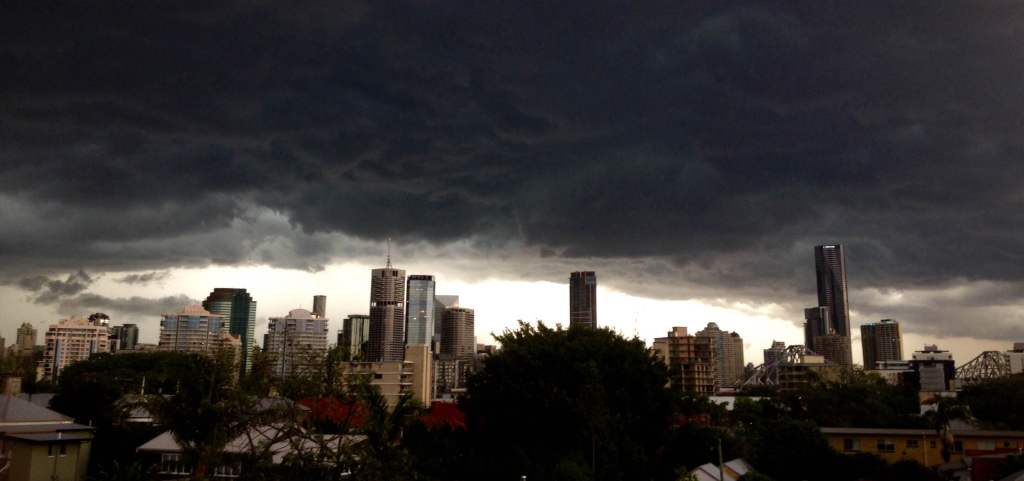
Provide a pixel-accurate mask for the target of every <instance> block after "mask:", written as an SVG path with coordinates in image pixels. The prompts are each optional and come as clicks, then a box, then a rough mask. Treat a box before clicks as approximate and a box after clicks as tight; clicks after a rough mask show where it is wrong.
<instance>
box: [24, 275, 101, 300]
mask: <svg viewBox="0 0 1024 481" xmlns="http://www.w3.org/2000/svg"><path fill="white" fill-rule="evenodd" d="M95 280H96V279H95V277H93V276H90V275H89V274H88V273H86V272H85V271H82V270H79V271H77V272H74V273H72V274H70V275H68V277H67V279H65V280H63V281H62V280H60V279H51V278H49V277H46V276H32V277H25V278H23V279H20V280H19V281H18V282H17V286H18V287H20V288H21V289H24V290H26V291H29V292H31V293H32V301H33V302H35V303H36V304H52V303H54V302H56V301H58V300H60V299H61V298H64V297H68V296H73V295H75V294H78V293H80V292H82V291H85V290H86V289H88V288H89V286H90V285H91V284H92V283H93V281H95Z"/></svg>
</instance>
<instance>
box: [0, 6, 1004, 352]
mask: <svg viewBox="0 0 1024 481" xmlns="http://www.w3.org/2000/svg"><path fill="white" fill-rule="evenodd" d="M4 9H5V11H4V12H3V15H0V71H2V72H5V74H4V75H2V76H0V224H2V225H5V226H8V229H7V230H8V232H5V235H3V236H0V278H3V279H5V280H6V281H7V282H17V280H18V279H29V280H28V281H25V282H26V283H23V284H20V285H21V286H22V287H24V288H25V289H27V290H29V291H32V292H40V293H39V294H38V296H39V297H38V299H40V300H41V302H44V301H45V302H56V298H44V297H43V296H46V295H48V293H49V292H50V291H55V292H57V291H62V289H64V290H74V289H75V288H76V287H75V286H76V284H74V282H75V280H74V279H71V278H69V279H68V281H58V282H64V284H62V285H53V286H52V287H51V285H50V284H49V283H51V282H55V281H53V280H47V281H38V279H39V278H38V277H33V276H39V275H43V276H46V275H51V274H52V273H55V272H74V271H77V270H78V269H80V268H85V269H88V270H90V271H98V272H102V271H108V270H118V271H150V270H152V269H167V268H171V267H178V266H203V265H208V264H225V265H234V264H251V263H257V264H270V265H274V266H279V267H284V268H291V269H304V270H310V271H315V270H318V269H320V268H322V266H323V265H325V264H327V263H329V262H331V261H332V260H336V259H345V258H353V257H358V256H365V255H370V254H371V253H372V254H376V252H377V251H373V249H371V248H370V247H369V246H371V245H372V244H373V243H376V242H380V241H382V240H383V239H385V238H387V237H392V238H394V239H396V241H397V242H398V243H399V244H400V245H403V246H406V247H407V249H408V250H407V252H409V253H410V255H415V254H416V253H424V254H426V253H430V252H434V253H437V252H441V253H444V254H445V255H449V256H451V257H452V258H458V257H460V256H469V257H473V256H479V257H473V258H478V259H481V263H482V264H483V265H484V267H481V268H482V269H490V268H494V269H498V268H500V269H503V272H502V273H503V274H506V275H510V276H525V275H527V272H530V273H533V274H540V275H541V277H542V278H544V279H549V280H550V279H560V278H562V277H564V272H563V273H561V274H558V273H557V272H556V270H555V269H554V268H550V269H549V268H548V267H536V269H537V270H533V269H535V267H530V266H541V265H549V266H554V267H557V268H561V267H562V266H568V265H574V264H575V265H579V264H580V263H589V264H590V265H594V264H596V265H598V266H599V267H603V268H604V269H603V272H606V273H607V274H606V275H603V276H602V282H607V283H608V284H610V285H612V286H615V287H618V288H621V289H624V290H628V291H632V292H635V293H639V294H644V295H652V296H666V297H668V296H671V297H677V298H678V297H696V296H702V295H708V296H712V297H723V296H730V295H731V296H734V297H740V298H749V299H754V300H758V301H762V302H778V303H782V304H785V305H787V306H790V307H792V308H794V312H796V313H797V314H796V315H797V316H798V315H799V314H798V313H799V305H800V304H801V303H812V302H813V299H812V297H811V296H810V295H809V292H810V289H811V287H812V285H813V277H812V275H811V274H810V269H811V265H812V250H811V247H812V246H813V245H814V244H818V243H823V242H840V243H843V244H844V245H846V247H847V251H848V256H849V260H850V280H851V284H855V285H856V286H857V288H858V289H864V290H865V292H882V291H885V290H887V289H924V290H929V289H930V290H932V291H934V293H935V294H934V295H936V296H938V295H939V294H938V293H941V292H945V291H944V290H946V289H949V288H950V286H951V285H955V286H963V288H964V289H979V293H980V294H979V295H981V294H984V295H985V297H984V305H983V306H981V307H986V308H987V306H989V305H1000V306H1006V305H1009V306H1017V307H1019V304H1020V299H1019V294H1018V293H1019V292H1020V291H1019V290H1018V289H1016V288H1015V286H1018V285H1020V283H1021V282H1024V270H1022V269H1021V268H1020V266H1021V265H1022V261H1024V259H1022V254H1021V252H1024V249H1022V247H1024V246H1022V234H1024V194H1022V192H1024V191H1022V189H1021V188H1020V183H1021V180H1022V179H1024V163H1022V162H1021V155H1022V152H1024V150H1022V148H1024V132H1022V130H1021V112H1024V90H1022V89H1020V88H1019V87H1018V86H1017V85H1018V84H1019V79H1020V78H1021V76H1022V74H1024V52H1022V50H1021V49H1020V48H1018V46H1019V45H1021V44H1022V43H1024V30H1021V29H1020V28H1019V26H1020V25H1021V24H1022V22H1024V4H1020V3H1017V2H1002V1H997V2H986V3H976V2H953V3H945V4H941V5H939V4H935V2H923V1H922V2H916V1H911V2H898V3H893V2H874V1H869V2H822V1H820V0H818V1H808V2H785V3H782V4H775V5H768V4H764V3H763V2H720V1H714V2H686V3H685V4H681V3H680V2H676V1H664V2H662V1H648V2H639V3H637V2H613V1H607V2H555V3H552V2H516V3H514V4H509V3H507V2H489V1H476V2H430V1H427V2H420V1H417V2H386V4H384V2H366V3H362V2H324V3H320V2H288V3H287V4H283V3H281V2H238V3H232V2H215V3H213V4H206V3H194V2H185V3H182V2H167V1H152V2H145V3H144V4H143V3H139V2H127V1H115V2H102V3H101V4H93V3H81V2H59V3H56V4H48V5H46V6H40V5H38V4H34V3H31V2H29V3H25V4H19V5H10V6H5V7H4ZM15 226H16V227H15ZM495 255H499V256H500V255H506V256H509V255H511V256H515V257H516V259H517V260H516V261H515V262H497V263H491V264H488V263H487V259H488V258H490V257H491V256H495ZM629 266H633V268H630V267H629ZM142 275H145V274H140V277H139V278H138V279H137V280H139V281H141V280H142V279H143V278H142V277H141V276H142ZM31 279H36V281H32V280H31ZM125 279H127V278H125ZM153 280H155V279H153ZM124 282H132V281H130V280H124ZM69 283H70V284H69ZM680 286H682V287H683V288H682V289H680ZM979 286H989V287H979ZM990 286H995V287H990ZM44 289H45V290H44ZM680 291H684V292H682V293H681V292H680ZM730 293H731V294H730ZM75 295H78V296H81V291H77V292H69V294H68V296H66V297H65V298H66V299H67V298H70V299H80V300H82V298H81V297H77V298H76V297H71V296H75ZM879 299H882V297H877V296H873V295H868V294H865V296H864V300H863V302H864V309H863V313H864V315H866V316H874V317H879V316H882V317H889V316H896V315H899V316H906V318H908V319H911V320H914V321H912V322H918V323H920V325H922V326H924V325H926V324H927V325H929V326H940V327H938V328H936V329H938V330H941V326H946V325H950V324H952V323H955V322H956V319H952V318H951V317H956V316H949V315H946V314H944V315H942V316H939V315H933V314H934V310H936V309H939V307H938V306H936V305H935V304H932V303H929V302H923V301H922V303H920V304H900V305H898V306H897V305H886V304H885V303H882V302H881V301H879ZM929 299H930V298H929ZM86 300H87V299H86ZM94 301H95V304H90V305H96V306H97V307H101V306H102V304H103V302H99V301H98V300H95V299H94V300H90V302H94ZM61 302H70V301H66V300H65V301H61ZM853 302H854V307H855V308H856V307H857V304H856V303H857V300H856V299H854V300H853ZM961 307H962V308H964V309H969V308H970V307H971V306H966V305H961ZM1014 308H1016V307H1014ZM886 312H891V313H892V314H886ZM946 312H947V313H948V312H950V311H946ZM969 312H975V313H977V311H969ZM985 315H1000V313H999V312H986V314H985ZM1004 319H1005V317H1004ZM1018 319H1019V318H1018ZM1010 324H1012V323H1010ZM1010 324H1006V323H1003V322H993V323H991V324H989V325H990V326H992V329H993V331H992V332H993V334H992V335H997V333H1012V334H1013V335H1018V334H1020V333H1021V331H1020V330H1019V328H1017V327H1013V326H1012V325H1010ZM1007 326H1010V327H1007ZM986 335H987V334H986Z"/></svg>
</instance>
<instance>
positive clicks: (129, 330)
mask: <svg viewBox="0 0 1024 481" xmlns="http://www.w3.org/2000/svg"><path fill="white" fill-rule="evenodd" d="M120 342H121V350H123V351H133V350H135V346H137V345H138V344H139V326H137V325H135V324H125V325H123V326H121V336H120Z"/></svg>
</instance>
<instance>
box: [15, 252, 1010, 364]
mask: <svg viewBox="0 0 1024 481" xmlns="http://www.w3.org/2000/svg"><path fill="white" fill-rule="evenodd" d="M375 267H379V266H373V265H369V264H363V263H356V262H347V263H340V264H332V265H329V266H327V267H326V268H325V269H324V270H322V271H319V272H314V273H311V272H305V271H298V270H288V269H277V268H272V267H268V266H241V267H221V266H211V267H206V268H183V269H171V270H169V273H170V275H169V276H168V277H167V279H165V280H164V281H160V282H156V283H151V284H147V285H127V284H122V283H118V282H116V281H115V279H116V278H118V277H120V276H122V275H123V274H125V273H121V272H108V273H104V274H103V276H102V277H101V278H100V279H99V280H97V281H96V282H95V283H94V284H93V285H92V286H91V288H90V289H89V292H93V293H96V294H99V295H103V296H108V297H112V298H126V297H132V296H140V297H147V298H158V297H165V296H173V295H178V294H185V295H187V296H189V297H191V298H193V299H196V300H200V301H201V300H202V299H204V298H205V297H206V296H207V295H208V294H209V293H210V291H212V290H213V288H214V287H240V288H245V289H247V290H248V291H249V292H250V293H251V294H252V296H253V298H254V299H256V301H257V313H256V318H257V321H256V341H257V343H258V344H262V339H263V333H265V332H266V328H267V318H268V317H276V316H281V315H285V314H287V313H288V311H290V310H291V309H296V308H304V309H310V310H311V309H312V302H313V296H314V295H318V294H323V295H326V296H327V316H328V318H329V319H330V323H329V326H330V331H329V332H328V342H329V343H331V344H333V343H334V342H335V341H336V339H337V332H338V330H339V329H340V328H341V321H342V319H344V318H345V316H346V315H348V314H366V313H367V312H368V309H369V308H368V304H369V289H370V270H371V269H373V268H375ZM397 267H398V268H399V269H403V268H404V270H405V271H406V275H410V274H426V273H430V274H434V275H435V276H436V279H437V289H436V293H437V294H438V295H442V294H454V295H458V296H459V304H460V306H462V307H468V308H472V309H474V310H475V311H476V326H475V334H476V338H477V342H478V343H484V344H493V343H495V341H494V339H493V338H492V337H491V334H500V333H501V332H502V331H504V330H505V329H514V328H515V327H516V326H517V323H518V321H519V320H522V321H525V322H529V323H531V324H532V323H535V322H536V321H538V320H540V321H543V322H544V323H545V324H547V325H549V326H552V327H554V326H555V325H557V324H562V325H563V326H567V325H568V311H569V289H568V273H566V282H565V283H564V284H559V283H555V282H547V281H523V280H506V279H499V278H485V279H482V280H481V279H473V280H463V279H460V278H459V276H458V275H457V274H454V275H452V276H447V275H446V274H445V272H444V270H443V266H437V265H428V264H417V263H410V265H409V266H408V267H405V266H401V265H398V266H397ZM0 302H4V304H5V306H6V308H5V311H6V312H7V316H5V318H4V319H0V333H2V334H3V336H4V337H5V339H6V342H7V344H11V343H13V340H14V335H15V330H16V329H17V327H18V325H20V324H21V322H23V321H29V322H32V324H33V325H35V326H36V327H37V329H39V330H40V338H39V340H38V342H40V343H41V342H42V332H44V331H45V330H46V327H47V326H48V325H49V324H52V323H54V322H56V321H57V320H59V319H61V318H64V317H66V316H61V315H59V314H58V313H57V311H56V309H55V307H54V306H46V305H39V304H33V303H32V302H31V301H30V298H29V297H28V296H27V294H26V293H25V292H24V291H20V290H17V289H14V288H11V287H3V288H0ZM180 307H184V306H180ZM597 308H598V325H599V326H601V327H609V328H611V329H612V330H614V331H616V332H618V333H619V334H621V335H623V336H626V337H633V336H636V337H639V338H640V339H642V340H644V341H645V342H646V343H647V344H648V345H650V343H651V342H652V341H653V339H654V338H656V337H662V336H665V335H666V333H667V332H668V331H669V330H671V329H672V327H673V326H684V327H686V328H687V330H688V332H689V333H690V334H693V333H696V332H697V331H699V330H701V329H703V328H704V327H705V326H706V325H707V323H708V322H715V323H717V324H718V326H719V327H720V328H721V329H723V330H727V331H736V332H738V333H739V335H740V336H741V337H742V338H743V343H744V363H753V364H755V365H758V364H760V363H761V361H762V350H763V349H766V348H768V347H769V346H770V345H771V343H772V341H773V340H779V341H784V342H786V344H787V345H791V344H801V343H802V340H803V330H802V327H800V326H799V325H798V324H796V323H795V322H792V321H791V320H789V319H788V316H787V313H786V312H785V311H784V310H783V309H782V308H781V307H780V306H779V305H776V304H751V303H745V302H735V301H732V302H731V301H729V300H727V299H703V300H671V299H654V298H648V297H642V296H635V295H630V294H626V293H624V292H621V291H618V290H614V289H610V288H607V287H602V286H601V284H600V272H598V301H597ZM88 314H89V313H88V312H81V313H78V315H88ZM110 314H111V317H112V323H113V324H121V323H126V322H131V323H136V324H138V325H139V329H140V342H147V343H155V342H156V340H157V337H158V334H159V318H160V314H162V313H160V312H153V313H149V314H146V315H119V314H118V313H116V312H113V311H112V312H110ZM800 314H802V313H800ZM865 322H867V321H865ZM859 324H860V322H855V323H854V326H852V327H853V329H852V332H851V334H852V339H851V341H852V343H853V358H854V362H860V361H861V349H860V332H859V329H858V328H857V327H858V326H859ZM903 336H904V339H903V350H904V357H906V358H909V357H910V354H911V353H912V352H913V351H915V350H918V349H920V348H921V346H923V344H925V343H937V344H939V347H940V348H943V349H948V350H950V351H951V352H953V354H954V358H955V359H956V360H957V363H958V364H961V363H964V362H967V361H969V360H970V359H972V358H974V356H976V355H977V354H979V353H980V352H981V351H982V350H1006V349H1008V348H1009V347H1010V346H1009V345H1004V344H1008V343H1000V342H996V341H982V340H977V339H970V338H945V339H942V338H940V339H935V338H926V337H923V336H920V335H917V334H915V333H913V332H907V331H906V330H905V329H904V332H903Z"/></svg>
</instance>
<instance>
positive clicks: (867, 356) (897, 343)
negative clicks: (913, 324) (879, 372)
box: [860, 319, 903, 369]
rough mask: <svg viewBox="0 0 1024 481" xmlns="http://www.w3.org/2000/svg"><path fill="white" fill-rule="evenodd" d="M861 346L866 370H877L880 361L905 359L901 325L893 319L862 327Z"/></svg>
mask: <svg viewBox="0 0 1024 481" xmlns="http://www.w3.org/2000/svg"><path fill="white" fill-rule="evenodd" d="M860 344H861V349H863V352H864V369H875V367H876V365H877V364H878V361H900V360H902V359H903V337H902V336H901V335H900V323H898V322H896V321H894V320H892V319H882V320H881V321H880V322H873V323H868V324H863V325H861V326H860Z"/></svg>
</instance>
